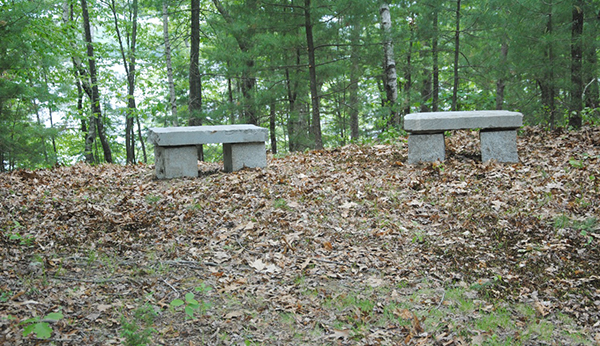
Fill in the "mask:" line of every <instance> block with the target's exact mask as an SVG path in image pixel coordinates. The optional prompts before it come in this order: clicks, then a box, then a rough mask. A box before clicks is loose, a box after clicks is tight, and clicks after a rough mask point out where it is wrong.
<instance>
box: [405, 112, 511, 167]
mask: <svg viewBox="0 0 600 346" xmlns="http://www.w3.org/2000/svg"><path fill="white" fill-rule="evenodd" d="M521 126H523V115H522V114H521V113H517V112H508V111H464V112H431V113H413V114H408V115H406V117H405V118H404V129H405V130H406V131H408V132H409V136H408V163H417V162H421V161H422V162H433V161H437V160H440V161H443V160H444V159H445V157H446V154H445V151H446V145H445V141H444V132H445V131H451V130H463V129H480V131H479V139H480V142H481V161H483V162H485V161H489V160H497V161H498V162H519V155H518V153H517V129H518V128H519V127H521Z"/></svg>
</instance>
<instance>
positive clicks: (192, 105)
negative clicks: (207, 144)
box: [188, 0, 204, 161]
mask: <svg viewBox="0 0 600 346" xmlns="http://www.w3.org/2000/svg"><path fill="white" fill-rule="evenodd" d="M191 5H192V13H191V18H190V21H191V32H190V42H191V44H190V73H189V80H190V100H189V105H188V109H189V111H190V118H189V122H188V124H189V126H200V125H202V118H201V112H202V77H201V76H200V68H199V60H200V0H191ZM198 159H199V160H200V161H203V160H204V151H203V150H202V146H201V145H199V146H198Z"/></svg>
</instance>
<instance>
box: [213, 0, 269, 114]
mask: <svg viewBox="0 0 600 346" xmlns="http://www.w3.org/2000/svg"><path fill="white" fill-rule="evenodd" d="M213 4H214V5H215V7H216V8H217V11H219V13H221V16H223V19H225V21H226V22H227V23H228V24H230V25H233V24H235V21H234V19H233V17H231V15H230V14H229V12H228V11H227V10H226V9H225V7H223V4H222V3H221V1H220V0H213ZM246 8H247V9H248V12H250V13H254V12H255V11H256V0H249V1H246ZM254 31H255V30H254V29H253V28H252V27H249V28H248V30H247V31H246V35H247V36H252V35H253V32H254ZM246 35H240V34H234V37H235V39H236V41H237V43H238V46H239V47H240V50H241V51H242V54H243V55H245V56H247V55H248V53H249V52H250V51H251V49H252V43H251V41H250V40H248V39H247V36H246ZM245 59H246V60H245V62H244V64H245V65H246V68H245V69H244V71H243V72H242V84H241V91H242V96H243V97H244V110H243V113H244V118H245V119H244V121H246V122H248V123H250V124H254V125H258V124H259V122H260V121H259V120H260V119H259V117H258V114H257V111H256V107H255V104H254V103H255V102H254V97H253V91H254V88H255V86H256V77H255V76H254V59H252V58H249V57H246V58H245Z"/></svg>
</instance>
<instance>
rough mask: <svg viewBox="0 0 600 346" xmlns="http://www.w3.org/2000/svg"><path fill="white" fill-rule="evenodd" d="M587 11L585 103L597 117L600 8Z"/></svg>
mask: <svg viewBox="0 0 600 346" xmlns="http://www.w3.org/2000/svg"><path fill="white" fill-rule="evenodd" d="M588 8H589V7H588ZM586 13H589V14H590V16H589V19H588V20H587V21H588V22H589V25H588V26H587V28H588V30H587V32H586V45H585V68H584V70H585V72H584V75H585V77H584V79H583V83H584V84H585V88H584V104H585V107H587V108H589V109H590V110H592V114H593V115H594V116H596V117H597V116H598V115H600V110H599V109H598V108H600V90H599V89H600V87H599V85H598V77H599V76H598V46H597V44H596V40H597V37H598V34H599V25H600V10H598V12H597V13H594V12H593V11H591V10H589V11H588V12H586Z"/></svg>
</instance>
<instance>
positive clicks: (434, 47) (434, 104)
mask: <svg viewBox="0 0 600 346" xmlns="http://www.w3.org/2000/svg"><path fill="white" fill-rule="evenodd" d="M438 13H439V10H438V5H435V8H434V9H433V39H432V42H431V55H432V57H433V66H432V68H433V90H432V93H433V95H432V100H431V111H432V112H437V111H438V109H439V108H438V107H439V103H440V68H439V50H438V40H439V28H438V26H439V24H438V20H439V19H438Z"/></svg>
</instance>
